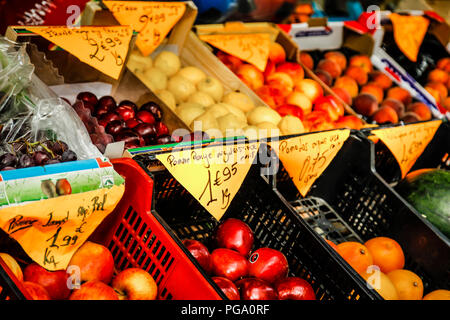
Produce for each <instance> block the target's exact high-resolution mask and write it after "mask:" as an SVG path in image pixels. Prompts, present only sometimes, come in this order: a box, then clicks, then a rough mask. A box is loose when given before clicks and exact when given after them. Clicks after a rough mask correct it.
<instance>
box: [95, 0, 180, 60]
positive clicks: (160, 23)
mask: <svg viewBox="0 0 450 320" xmlns="http://www.w3.org/2000/svg"><path fill="white" fill-rule="evenodd" d="M103 3H104V4H105V5H106V6H107V7H108V9H109V10H110V11H111V13H112V14H113V15H114V17H115V18H116V19H117V21H119V23H120V24H122V25H129V26H131V27H132V28H133V29H134V30H135V31H136V32H138V36H137V39H136V46H137V47H138V48H139V50H140V51H141V53H142V54H143V55H144V56H147V55H149V54H150V53H152V52H153V51H154V50H155V49H156V48H157V47H158V46H159V45H160V44H161V42H162V41H163V40H164V39H165V37H166V36H167V34H168V33H169V31H170V30H172V28H173V27H174V25H175V24H176V23H177V22H178V20H180V19H181V17H182V16H183V15H184V12H185V11H186V4H185V3H182V2H152V1H150V2H147V1H103Z"/></svg>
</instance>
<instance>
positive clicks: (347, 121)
mask: <svg viewBox="0 0 450 320" xmlns="http://www.w3.org/2000/svg"><path fill="white" fill-rule="evenodd" d="M334 126H335V128H336V129H341V128H342V129H344V128H347V129H355V130H360V129H361V128H362V126H363V122H362V120H361V119H360V118H358V117H357V116H354V115H347V116H342V117H340V118H339V119H337V120H336V121H335V122H334Z"/></svg>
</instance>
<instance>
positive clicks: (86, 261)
mask: <svg viewBox="0 0 450 320" xmlns="http://www.w3.org/2000/svg"><path fill="white" fill-rule="evenodd" d="M69 265H75V266H78V267H79V268H80V281H81V282H84V281H90V280H95V281H102V282H104V283H110V282H111V279H112V276H113V272H114V259H113V256H112V254H111V252H110V251H109V250H108V248H106V247H105V246H103V245H101V244H98V243H94V242H91V241H86V242H85V243H83V245H82V246H81V247H79V248H78V250H77V251H76V252H75V254H74V255H73V256H72V259H71V260H70V262H69Z"/></svg>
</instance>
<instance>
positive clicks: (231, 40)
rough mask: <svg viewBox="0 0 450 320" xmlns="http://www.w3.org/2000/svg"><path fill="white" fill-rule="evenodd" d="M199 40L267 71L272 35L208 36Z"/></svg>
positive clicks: (202, 36) (203, 36)
mask: <svg viewBox="0 0 450 320" xmlns="http://www.w3.org/2000/svg"><path fill="white" fill-rule="evenodd" d="M199 38H200V39H201V40H203V41H205V42H208V43H209V44H210V45H212V46H214V47H216V48H217V49H220V50H222V51H224V52H226V53H228V54H231V55H233V56H235V57H237V58H239V59H241V60H243V61H246V62H248V63H250V64H252V65H254V66H255V67H257V68H258V69H259V70H261V71H264V70H265V69H266V64H267V60H268V59H269V50H270V42H271V40H270V34H268V33H254V34H208V35H200V36H199Z"/></svg>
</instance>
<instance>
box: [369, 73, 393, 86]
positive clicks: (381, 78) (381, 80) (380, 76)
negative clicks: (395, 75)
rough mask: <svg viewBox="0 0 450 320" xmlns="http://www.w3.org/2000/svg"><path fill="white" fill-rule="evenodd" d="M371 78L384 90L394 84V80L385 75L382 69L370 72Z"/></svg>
mask: <svg viewBox="0 0 450 320" xmlns="http://www.w3.org/2000/svg"><path fill="white" fill-rule="evenodd" d="M369 78H370V79H371V80H372V82H374V83H376V84H377V85H378V86H380V87H381V88H382V89H383V90H387V89H389V88H390V87H391V86H392V80H391V78H389V77H388V76H387V75H385V74H384V73H383V72H381V71H378V70H376V71H373V72H371V73H370V74H369Z"/></svg>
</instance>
